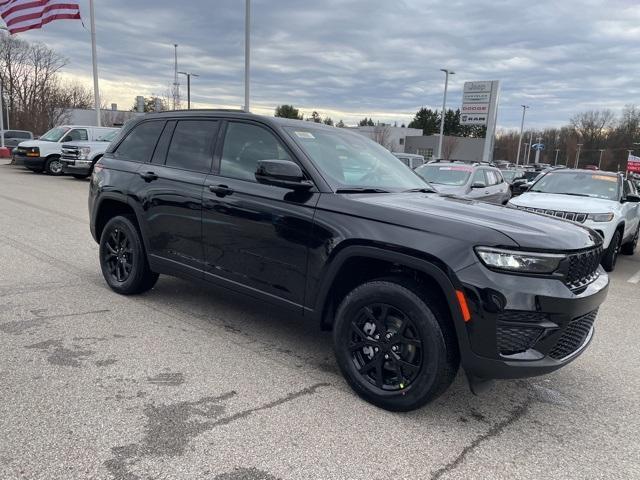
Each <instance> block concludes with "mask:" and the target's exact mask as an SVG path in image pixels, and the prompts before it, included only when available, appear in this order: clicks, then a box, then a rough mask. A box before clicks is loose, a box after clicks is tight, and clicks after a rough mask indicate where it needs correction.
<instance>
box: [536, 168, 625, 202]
mask: <svg viewBox="0 0 640 480" xmlns="http://www.w3.org/2000/svg"><path fill="white" fill-rule="evenodd" d="M618 188H619V187H618V178H617V177H615V176H613V175H602V174H597V173H591V172H571V173H569V172H563V173H556V172H549V173H547V174H546V175H544V176H543V177H542V178H541V179H539V180H538V181H537V182H536V183H535V184H534V185H533V186H532V187H531V189H530V190H529V191H530V192H540V193H558V194H565V195H578V196H585V197H593V198H604V199H607V200H617V199H618V197H619V192H618Z"/></svg>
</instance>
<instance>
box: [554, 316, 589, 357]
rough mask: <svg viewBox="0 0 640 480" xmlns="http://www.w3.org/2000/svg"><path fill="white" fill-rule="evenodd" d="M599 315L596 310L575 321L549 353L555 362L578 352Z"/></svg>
mask: <svg viewBox="0 0 640 480" xmlns="http://www.w3.org/2000/svg"><path fill="white" fill-rule="evenodd" d="M597 315H598V310H594V311H593V312H591V313H587V314H586V315H583V316H582V317H578V318H575V319H573V320H572V321H571V322H570V323H569V325H568V326H567V328H565V330H564V332H562V335H561V336H560V338H559V339H558V342H557V343H556V345H555V346H554V347H553V348H552V349H551V351H550V352H549V356H550V357H551V358H553V359H555V360H562V359H563V358H566V357H568V356H569V355H571V354H572V353H574V352H575V351H576V350H578V349H579V348H580V347H581V346H582V345H583V344H584V342H585V341H586V339H587V337H588V336H589V332H591V329H592V328H593V322H594V321H595V319H596V316H597Z"/></svg>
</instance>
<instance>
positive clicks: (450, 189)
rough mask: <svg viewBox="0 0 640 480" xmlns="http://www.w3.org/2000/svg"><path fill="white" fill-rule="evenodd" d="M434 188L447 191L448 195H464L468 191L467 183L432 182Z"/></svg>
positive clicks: (440, 191) (443, 191)
mask: <svg viewBox="0 0 640 480" xmlns="http://www.w3.org/2000/svg"><path fill="white" fill-rule="evenodd" d="M429 185H431V186H432V187H433V188H435V189H436V190H437V191H438V193H446V194H447V195H464V194H466V193H467V186H466V185H438V184H437V183H436V184H433V183H430V184H429Z"/></svg>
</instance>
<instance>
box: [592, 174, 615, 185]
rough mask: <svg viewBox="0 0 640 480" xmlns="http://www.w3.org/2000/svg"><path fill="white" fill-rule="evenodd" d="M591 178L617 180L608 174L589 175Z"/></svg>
mask: <svg viewBox="0 0 640 480" xmlns="http://www.w3.org/2000/svg"><path fill="white" fill-rule="evenodd" d="M591 180H606V181H607V182H614V183H615V182H617V181H618V179H617V178H616V177H610V176H609V175H591Z"/></svg>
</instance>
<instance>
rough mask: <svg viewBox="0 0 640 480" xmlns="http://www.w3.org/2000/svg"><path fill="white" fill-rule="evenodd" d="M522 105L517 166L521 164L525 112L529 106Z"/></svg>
mask: <svg viewBox="0 0 640 480" xmlns="http://www.w3.org/2000/svg"><path fill="white" fill-rule="evenodd" d="M520 106H521V107H522V122H520V139H519V140H518V156H517V158H516V167H517V166H518V165H519V164H520V148H522V132H523V130H524V114H525V113H526V111H527V108H529V106H528V105H520Z"/></svg>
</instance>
